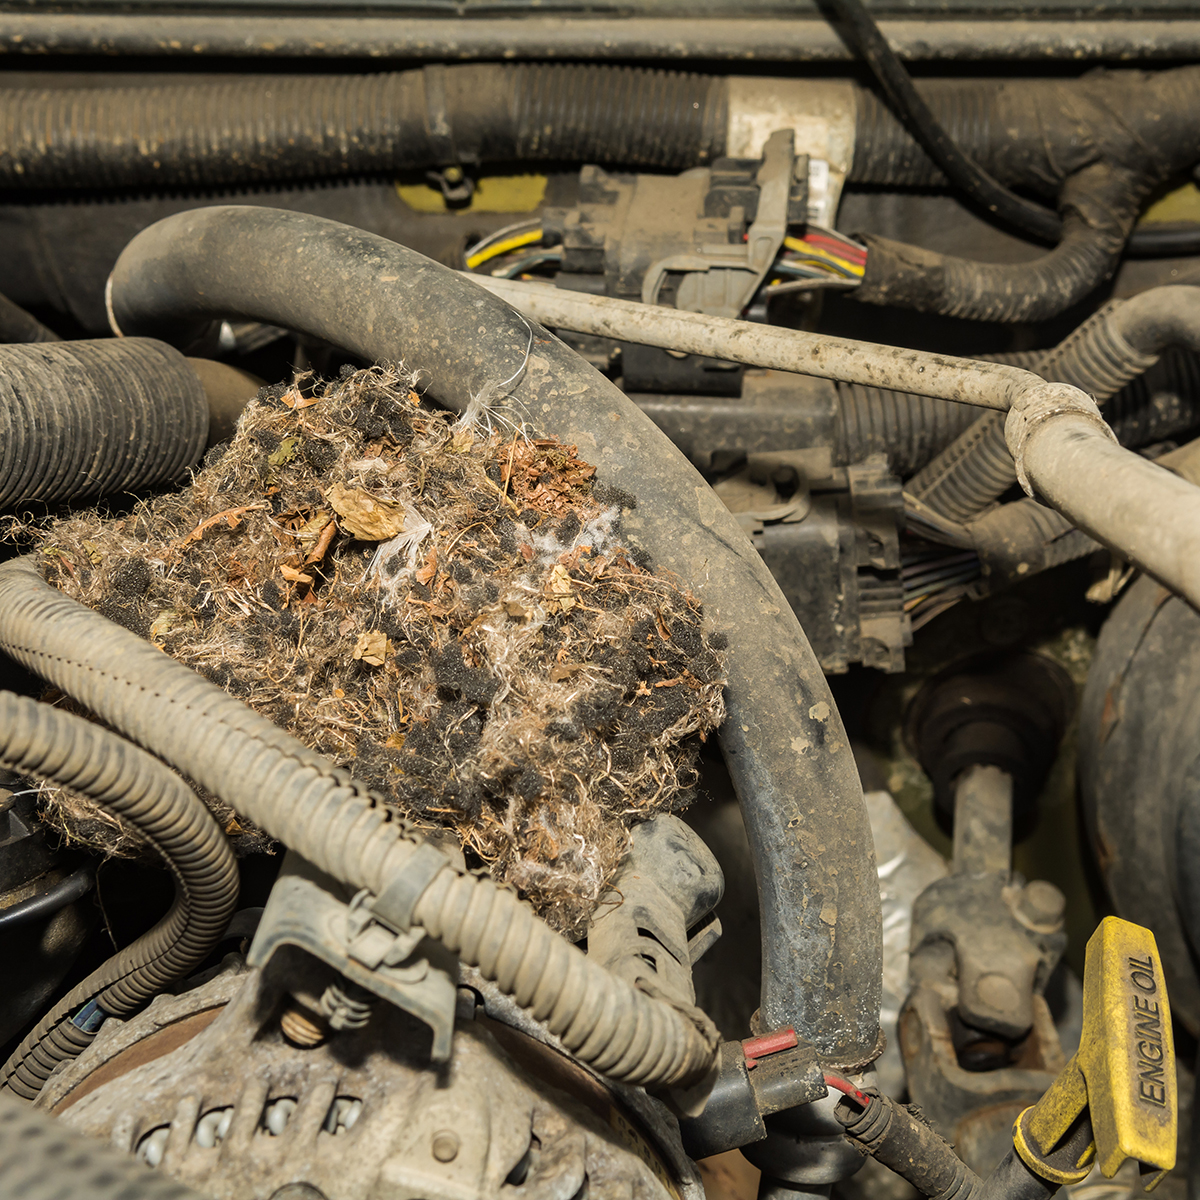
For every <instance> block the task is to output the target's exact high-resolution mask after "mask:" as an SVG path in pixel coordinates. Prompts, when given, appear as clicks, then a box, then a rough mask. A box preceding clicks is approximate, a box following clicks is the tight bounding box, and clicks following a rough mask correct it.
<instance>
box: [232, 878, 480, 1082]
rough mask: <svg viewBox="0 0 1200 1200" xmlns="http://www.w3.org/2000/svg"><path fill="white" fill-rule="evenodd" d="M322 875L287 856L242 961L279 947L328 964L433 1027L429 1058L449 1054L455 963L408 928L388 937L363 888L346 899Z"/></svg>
mask: <svg viewBox="0 0 1200 1200" xmlns="http://www.w3.org/2000/svg"><path fill="white" fill-rule="evenodd" d="M340 891H341V889H340V888H339V886H338V884H337V883H336V881H335V880H333V879H332V878H331V877H330V876H328V875H325V874H323V873H322V872H320V871H318V870H317V869H316V868H315V867H314V866H313V865H312V864H311V863H309V862H307V861H306V860H304V859H302V858H300V857H299V856H298V855H296V854H289V855H288V857H287V860H286V862H285V863H284V868H283V871H282V872H281V874H280V877H279V879H278V881H277V882H276V884H275V886H274V887H273V888H272V889H271V896H270V899H269V900H268V901H267V906H266V908H265V909H264V910H263V915H262V919H261V921H260V922H259V926H258V932H257V933H256V934H255V935H254V941H253V942H252V943H251V946H250V952H249V954H248V955H247V956H246V961H247V962H248V963H249V964H250V965H251V966H254V967H261V966H265V965H266V964H267V963H268V962H269V961H270V959H271V956H272V955H273V954H274V953H275V951H276V950H278V949H279V948H280V947H281V946H298V947H299V948H300V949H301V950H304V951H306V952H307V953H309V954H311V955H313V957H315V958H319V959H320V960H321V961H322V962H324V963H328V964H329V966H331V967H333V968H334V970H336V971H339V972H340V973H341V974H342V975H344V976H345V977H346V978H347V979H349V980H350V981H351V982H352V983H356V984H358V985H359V986H360V987H363V988H365V989H366V990H367V991H369V992H373V993H374V994H375V995H377V996H379V997H381V998H382V999H384V1000H387V1001H388V1002H389V1003H391V1004H394V1005H395V1006H396V1007H397V1008H401V1009H403V1010H404V1011H405V1012H408V1013H411V1014H412V1015H413V1016H414V1017H416V1018H417V1019H418V1020H421V1021H423V1022H424V1023H425V1024H426V1025H428V1026H429V1027H430V1029H432V1031H433V1046H432V1049H431V1051H430V1057H431V1058H432V1059H433V1061H434V1062H447V1061H448V1060H449V1058H450V1051H451V1048H452V1042H453V1034H454V1007H455V1001H456V997H457V986H458V960H457V959H456V958H455V957H454V955H452V954H451V953H450V952H449V951H447V950H446V949H445V947H443V946H442V945H440V944H439V943H437V942H435V941H432V940H431V939H429V938H427V937H426V936H425V931H424V930H423V929H420V928H416V927H414V928H412V929H409V930H407V931H406V932H404V933H400V934H396V933H395V932H393V931H392V930H390V929H388V928H387V927H386V926H384V925H381V924H379V923H378V922H377V921H376V920H375V917H374V914H373V913H372V912H371V910H370V908H369V907H368V902H369V899H370V893H367V892H360V893H359V894H358V895H357V896H355V897H354V899H353V900H352V901H351V902H350V903H348V904H347V903H346V901H345V900H343V899H341V898H340V897H339V892H340Z"/></svg>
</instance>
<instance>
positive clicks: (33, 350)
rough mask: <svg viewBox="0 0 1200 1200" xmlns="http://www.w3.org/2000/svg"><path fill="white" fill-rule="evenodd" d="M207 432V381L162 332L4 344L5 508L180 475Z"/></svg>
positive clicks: (0, 364) (1, 447)
mask: <svg viewBox="0 0 1200 1200" xmlns="http://www.w3.org/2000/svg"><path fill="white" fill-rule="evenodd" d="M207 436H208V405H207V402H206V400H205V396H204V389H203V388H202V387H201V386H200V381H199V380H198V379H197V378H196V375H195V373H194V372H193V371H192V370H191V368H190V367H189V366H188V364H187V360H186V359H185V358H184V357H183V355H182V354H180V353H179V351H178V350H176V349H174V347H172V346H168V345H166V344H165V343H163V342H155V341H151V340H150V339H149V338H130V339H128V340H127V341H125V342H118V341H114V340H113V339H112V338H107V339H105V340H103V341H94V342H92V341H80V342H53V343H49V344H44V345H0V511H2V510H4V509H6V508H11V507H12V506H14V505H17V504H25V503H28V502H31V501H39V502H42V503H46V504H51V503H59V502H62V501H66V500H87V499H93V498H95V497H97V496H104V495H109V494H111V493H113V492H120V491H136V490H138V489H141V488H146V487H152V486H154V485H156V484H163V483H169V482H172V481H174V480H176V479H177V478H178V477H179V476H180V474H181V473H182V472H183V471H185V470H186V469H187V468H188V467H192V466H195V464H196V463H197V462H198V461H199V459H200V455H201V454H202V453H203V451H204V443H205V439H206V438H207Z"/></svg>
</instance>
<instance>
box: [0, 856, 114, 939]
mask: <svg viewBox="0 0 1200 1200" xmlns="http://www.w3.org/2000/svg"><path fill="white" fill-rule="evenodd" d="M92 883H93V878H92V868H91V867H90V866H86V867H80V868H79V870H77V871H72V872H71V874H70V875H67V876H66V877H65V878H63V879H60V880H59V881H58V882H57V883H56V884H54V886H53V887H50V888H47V889H46V891H44V892H42V894H41V895H40V896H30V897H29V899H28V900H22V901H20V902H19V903H17V904H10V905H9V906H8V907H7V908H0V934H2V933H7V932H8V931H9V930H11V929H15V928H16V927H17V926H18V925H27V924H28V923H29V922H30V921H40V920H41V919H42V918H43V917H52V916H53V915H54V914H55V913H56V912H58V911H59V910H60V909H63V908H66V907H67V905H68V904H74V903H75V901H76V900H78V899H79V898H80V897H81V896H86V895H87V894H88V892H89V891H91V888H92Z"/></svg>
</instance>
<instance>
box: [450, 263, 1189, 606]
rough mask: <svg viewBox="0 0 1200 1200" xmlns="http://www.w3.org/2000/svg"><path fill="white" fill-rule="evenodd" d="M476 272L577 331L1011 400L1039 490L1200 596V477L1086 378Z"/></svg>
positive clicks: (1168, 580) (1088, 529)
mask: <svg viewBox="0 0 1200 1200" xmlns="http://www.w3.org/2000/svg"><path fill="white" fill-rule="evenodd" d="M471 278H472V279H476V280H478V281H479V282H480V283H481V284H482V286H484V287H486V288H487V289H488V290H489V291H492V292H495V293H496V294H497V295H500V296H503V297H504V298H505V299H506V300H508V301H509V302H510V303H511V304H513V305H515V306H516V307H518V308H520V309H521V311H523V312H525V313H527V314H528V315H529V316H531V317H534V318H536V319H537V320H539V321H542V322H543V323H545V324H547V325H550V326H552V327H556V328H560V329H569V330H571V331H573V332H575V333H590V334H597V335H599V336H601V337H615V338H618V339H620V340H622V341H629V342H639V343H641V344H643V345H649V346H662V347H663V348H664V349H676V350H683V351H686V352H687V353H691V354H707V355H710V356H712V357H714V358H724V359H728V360H731V361H733V362H742V363H747V364H749V365H752V366H759V367H774V368H776V369H778V370H784V371H796V372H798V373H800V374H803V375H816V376H818V377H820V378H823V379H838V380H843V381H845V382H848V383H861V384H866V385H868V386H871V387H883V388H892V389H894V390H896V391H901V392H909V393H911V394H913V395H924V396H933V397H935V398H937V399H941V400H956V401H959V402H961V403H967V404H978V405H981V406H982V407H985V408H993V409H997V410H1004V409H1008V410H1009V415H1008V417H1007V419H1006V427H1005V428H1006V438H1007V442H1008V447H1009V451H1010V453H1011V454H1012V457H1013V459H1014V461H1015V463H1016V465H1017V479H1018V481H1019V482H1021V483H1022V485H1023V486H1025V487H1026V488H1027V489H1031V490H1030V494H1031V495H1032V493H1033V491H1036V492H1038V493H1039V494H1040V495H1041V496H1042V497H1043V498H1044V499H1045V500H1047V501H1048V502H1049V503H1050V504H1051V505H1052V506H1053V507H1054V508H1056V509H1057V510H1058V511H1059V512H1061V513H1062V514H1063V515H1064V516H1066V517H1068V518H1069V519H1070V520H1071V521H1072V522H1073V523H1074V524H1075V525H1077V526H1078V527H1079V528H1080V529H1082V530H1083V531H1084V532H1085V533H1088V534H1091V536H1092V537H1094V538H1095V539H1096V540H1097V541H1100V542H1103V543H1104V544H1105V545H1107V546H1108V547H1110V548H1111V549H1113V550H1115V551H1116V552H1117V553H1118V554H1120V555H1122V556H1123V557H1124V558H1126V559H1128V560H1129V561H1130V562H1133V563H1135V564H1136V565H1137V566H1139V567H1141V568H1142V569H1143V570H1145V571H1147V572H1148V573H1149V574H1151V575H1153V576H1154V577H1155V578H1156V579H1157V580H1159V582H1161V583H1163V584H1165V585H1166V586H1167V587H1169V588H1171V589H1172V590H1173V591H1177V592H1179V593H1180V595H1182V596H1184V597H1186V598H1187V599H1188V600H1190V601H1191V602H1192V603H1193V604H1200V488H1196V487H1194V486H1192V485H1190V484H1187V483H1185V482H1184V481H1183V480H1181V479H1179V478H1178V477H1176V476H1173V475H1171V474H1170V472H1168V471H1164V470H1162V468H1160V467H1155V466H1154V464H1153V463H1149V462H1147V461H1146V460H1145V459H1143V458H1141V457H1139V456H1138V455H1136V454H1134V453H1132V452H1130V451H1127V450H1124V449H1122V448H1121V447H1120V446H1118V445H1117V444H1116V440H1115V438H1114V437H1113V434H1112V431H1111V430H1110V429H1109V428H1108V426H1107V425H1105V423H1104V421H1103V419H1102V418H1101V416H1100V411H1099V409H1098V408H1097V407H1096V405H1095V403H1094V402H1093V401H1092V400H1091V399H1089V397H1088V396H1086V395H1085V394H1084V393H1083V392H1081V391H1080V390H1079V389H1078V388H1074V387H1071V386H1069V385H1067V384H1061V383H1047V382H1046V380H1044V379H1042V378H1041V377H1040V376H1038V375H1034V374H1033V373H1032V372H1031V371H1024V370H1021V369H1020V368H1019V367H1013V366H1008V365H1006V364H1003V363H992V362H981V361H978V360H975V359H965V358H951V357H948V356H944V355H940V354H929V353H926V352H925V351H921V350H904V349H900V348H899V347H895V346H878V345H875V344H873V343H871V342H855V341H850V340H849V339H846V338H826V337H822V336H821V335H819V334H815V333H804V332H801V331H798V330H791V329H786V330H785V329H775V328H771V327H770V326H763V325H753V324H750V323H749V322H745V321H734V320H730V319H728V318H726V317H710V316H705V315H702V314H700V313H688V312H680V311H678V310H676V309H666V308H659V307H654V306H649V305H640V304H634V303H632V302H631V301H627V300H614V299H610V298H609V297H606V296H590V295H584V294H583V293H579V292H566V291H561V290H559V289H558V288H555V287H552V286H549V285H545V284H524V283H519V282H517V281H516V280H507V279H493V278H490V277H486V276H471ZM1031 451H1032V453H1031ZM1101 480H1103V484H1104V486H1102V487H1099V486H1097V484H1098V483H1099V482H1100V481H1101Z"/></svg>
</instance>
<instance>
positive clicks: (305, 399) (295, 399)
mask: <svg viewBox="0 0 1200 1200" xmlns="http://www.w3.org/2000/svg"><path fill="white" fill-rule="evenodd" d="M320 402H321V397H320V396H315V395H314V396H301V395H300V393H299V392H298V391H297V390H296V389H295V388H293V389H292V390H291V391H290V392H288V393H287V395H286V396H284V398H283V403H284V404H286V405H287V406H288V408H290V409H293V410H296V409H301V408H312V406H313V405H314V404H319V403H320Z"/></svg>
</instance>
